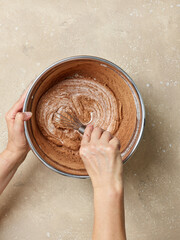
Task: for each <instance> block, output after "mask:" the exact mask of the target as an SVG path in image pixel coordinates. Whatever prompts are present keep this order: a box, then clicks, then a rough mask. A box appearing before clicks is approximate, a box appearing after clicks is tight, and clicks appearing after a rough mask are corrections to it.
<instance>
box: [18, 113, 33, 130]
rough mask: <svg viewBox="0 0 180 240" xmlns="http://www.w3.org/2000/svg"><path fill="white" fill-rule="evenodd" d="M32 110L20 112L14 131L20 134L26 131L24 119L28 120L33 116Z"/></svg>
mask: <svg viewBox="0 0 180 240" xmlns="http://www.w3.org/2000/svg"><path fill="white" fill-rule="evenodd" d="M31 116H32V113H31V112H24V113H22V112H18V113H17V114H16V117H15V121H14V131H15V132H16V133H17V134H19V133H22V132H24V121H27V120H29V119H30V118H31Z"/></svg>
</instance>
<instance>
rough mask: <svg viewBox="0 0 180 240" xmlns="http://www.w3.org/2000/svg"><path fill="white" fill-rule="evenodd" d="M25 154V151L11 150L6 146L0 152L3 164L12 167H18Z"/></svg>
mask: <svg viewBox="0 0 180 240" xmlns="http://www.w3.org/2000/svg"><path fill="white" fill-rule="evenodd" d="M26 155H27V152H25V151H12V150H10V149H9V148H8V147H7V148H6V149H5V150H4V151H3V152H2V153H1V154H0V158H2V159H3V160H4V162H5V164H6V165H7V166H8V167H9V168H11V169H13V168H17V167H19V165H20V164H21V163H22V162H23V160H24V159H25V157H26Z"/></svg>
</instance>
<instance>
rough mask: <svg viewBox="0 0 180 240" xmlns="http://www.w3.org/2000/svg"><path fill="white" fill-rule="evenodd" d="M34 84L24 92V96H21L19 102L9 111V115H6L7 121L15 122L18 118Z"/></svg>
mask: <svg viewBox="0 0 180 240" xmlns="http://www.w3.org/2000/svg"><path fill="white" fill-rule="evenodd" d="M31 84H32V82H31V83H30V84H29V86H28V87H27V89H26V90H25V91H24V92H23V94H22V95H21V97H20V98H19V99H18V101H17V102H16V103H15V104H14V105H13V106H12V108H11V109H10V110H9V111H8V113H7V114H6V119H7V120H14V119H15V117H16V114H17V113H18V112H21V111H22V108H23V104H24V100H25V97H26V94H27V92H28V90H29V88H30V85H31Z"/></svg>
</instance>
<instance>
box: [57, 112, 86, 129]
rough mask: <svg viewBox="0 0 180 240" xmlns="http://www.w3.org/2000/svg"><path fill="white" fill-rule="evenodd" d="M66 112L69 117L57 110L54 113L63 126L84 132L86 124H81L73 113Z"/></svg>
mask: <svg viewBox="0 0 180 240" xmlns="http://www.w3.org/2000/svg"><path fill="white" fill-rule="evenodd" d="M66 114H67V115H68V117H69V118H68V117H65V116H64V114H61V113H58V112H56V113H55V116H56V117H57V118H58V119H59V121H61V123H62V125H63V127H67V128H71V129H75V130H77V131H79V132H80V133H81V134H84V131H85V128H86V125H84V124H82V123H81V121H80V120H79V119H78V118H77V116H76V115H75V114H70V113H68V112H66Z"/></svg>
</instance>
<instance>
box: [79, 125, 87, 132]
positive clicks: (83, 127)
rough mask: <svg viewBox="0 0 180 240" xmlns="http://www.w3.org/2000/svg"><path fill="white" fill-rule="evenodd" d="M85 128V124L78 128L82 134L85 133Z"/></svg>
mask: <svg viewBox="0 0 180 240" xmlns="http://www.w3.org/2000/svg"><path fill="white" fill-rule="evenodd" d="M85 128H86V126H85V125H82V126H81V127H80V128H79V129H78V131H79V132H80V133H81V134H84V131H85Z"/></svg>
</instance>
